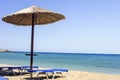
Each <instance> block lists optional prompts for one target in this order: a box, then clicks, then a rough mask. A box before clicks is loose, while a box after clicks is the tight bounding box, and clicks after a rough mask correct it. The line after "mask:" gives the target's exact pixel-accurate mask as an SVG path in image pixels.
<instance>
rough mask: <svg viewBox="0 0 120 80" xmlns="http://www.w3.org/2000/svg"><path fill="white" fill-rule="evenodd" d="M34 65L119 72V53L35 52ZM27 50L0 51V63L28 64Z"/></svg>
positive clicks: (110, 72)
mask: <svg viewBox="0 0 120 80" xmlns="http://www.w3.org/2000/svg"><path fill="white" fill-rule="evenodd" d="M36 53H37V54H38V56H34V65H38V66H40V67H45V68H66V69H70V70H80V71H88V72H97V73H107V74H120V54H82V53H81V54H75V53H52V52H36ZM25 54H28V52H3V53H0V64H13V65H29V63H30V62H29V61H30V58H29V56H25Z"/></svg>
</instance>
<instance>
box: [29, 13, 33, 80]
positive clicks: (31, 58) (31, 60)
mask: <svg viewBox="0 0 120 80" xmlns="http://www.w3.org/2000/svg"><path fill="white" fill-rule="evenodd" d="M33 51H34V13H33V14H32V29H31V54H30V70H32V66H33ZM30 78H31V80H32V73H31V74H30Z"/></svg>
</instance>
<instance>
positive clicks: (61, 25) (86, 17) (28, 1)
mask: <svg viewBox="0 0 120 80" xmlns="http://www.w3.org/2000/svg"><path fill="white" fill-rule="evenodd" d="M32 5H36V6H38V7H41V8H44V9H48V10H51V11H54V12H57V13H60V14H63V15H64V16H65V17H66V19H64V20H61V21H58V22H55V23H53V24H47V25H38V26H36V27H35V38H34V51H38V52H68V53H112V54H120V0H1V5H0V10H1V11H0V18H1V19H0V49H8V50H11V51H30V44H31V40H30V39H31V27H30V26H28V27H24V26H16V25H12V24H8V23H5V22H3V21H2V17H3V16H6V15H9V14H11V13H14V12H17V11H19V10H21V9H24V8H28V7H31V6H32Z"/></svg>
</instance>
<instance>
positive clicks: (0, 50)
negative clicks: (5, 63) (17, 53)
mask: <svg viewBox="0 0 120 80" xmlns="http://www.w3.org/2000/svg"><path fill="white" fill-rule="evenodd" d="M0 52H10V51H9V50H5V49H0Z"/></svg>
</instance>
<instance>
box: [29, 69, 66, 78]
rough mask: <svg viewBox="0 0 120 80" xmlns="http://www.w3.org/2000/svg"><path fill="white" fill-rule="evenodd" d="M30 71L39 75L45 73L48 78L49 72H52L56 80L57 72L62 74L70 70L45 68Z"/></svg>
mask: <svg viewBox="0 0 120 80" xmlns="http://www.w3.org/2000/svg"><path fill="white" fill-rule="evenodd" d="M28 72H30V73H32V72H35V73H37V77H38V76H39V74H45V75H46V77H47V80H48V77H49V73H51V74H52V80H54V78H55V76H56V74H57V73H59V74H62V73H63V72H68V70H67V69H45V70H28ZM62 76H63V75H62Z"/></svg>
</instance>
